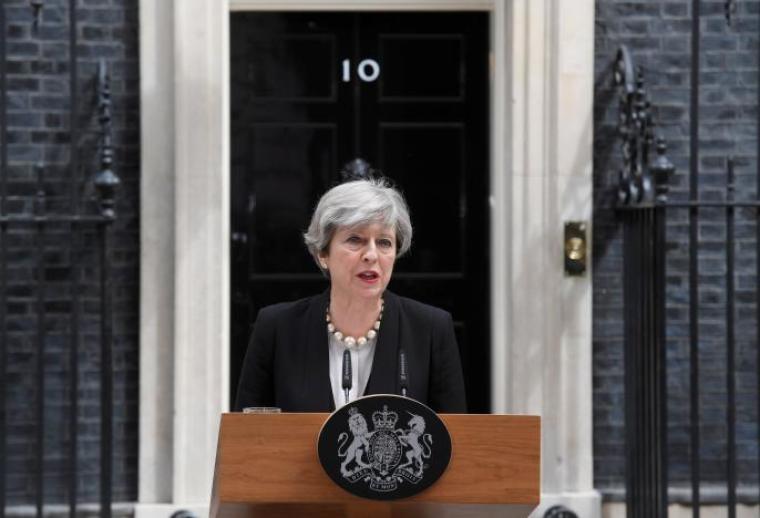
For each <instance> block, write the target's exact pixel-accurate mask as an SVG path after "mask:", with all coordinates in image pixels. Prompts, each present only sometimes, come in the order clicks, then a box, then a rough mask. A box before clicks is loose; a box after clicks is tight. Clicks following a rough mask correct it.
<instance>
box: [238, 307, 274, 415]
mask: <svg viewBox="0 0 760 518" xmlns="http://www.w3.org/2000/svg"><path fill="white" fill-rule="evenodd" d="M267 309H268V308H264V309H262V310H261V311H259V315H258V317H257V318H256V322H255V323H254V324H253V332H252V333H251V338H250V340H249V342H248V350H247V351H246V353H245V359H244V360H243V368H242V370H241V371H240V382H239V383H238V389H237V397H236V398H235V407H234V409H235V411H237V412H240V411H241V410H242V409H243V408H245V407H250V406H275V401H274V387H273V376H272V370H273V369H274V346H275V340H274V320H273V319H272V318H271V317H270V315H269V313H268V311H267Z"/></svg>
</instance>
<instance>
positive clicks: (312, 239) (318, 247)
mask: <svg viewBox="0 0 760 518" xmlns="http://www.w3.org/2000/svg"><path fill="white" fill-rule="evenodd" d="M373 223H381V224H382V225H384V226H388V227H393V229H394V230H395V232H396V251H397V252H396V257H401V256H402V255H404V254H405V253H406V252H407V251H408V250H409V247H410V246H411V244H412V222H411V219H410V218H409V208H408V207H407V205H406V201H404V197H403V196H402V195H401V193H400V192H398V191H397V190H396V189H394V188H393V187H391V186H390V184H389V183H388V181H387V180H385V179H380V178H372V179H367V180H354V181H351V182H346V183H342V184H340V185H337V186H335V187H333V188H332V189H330V190H329V191H327V192H326V193H324V194H323V195H322V198H320V200H319V203H317V208H316V209H314V214H312V216H311V223H310V224H309V229H308V230H307V231H306V233H305V234H304V235H303V239H304V242H305V243H306V247H307V248H308V249H309V253H310V254H311V255H312V257H314V260H315V261H316V263H317V266H319V267H320V269H321V265H320V264H319V255H320V254H321V253H324V252H326V251H327V249H328V247H329V246H330V241H331V240H332V238H333V235H335V231H336V230H337V229H339V228H342V227H349V228H355V227H362V226H365V225H371V224H373Z"/></svg>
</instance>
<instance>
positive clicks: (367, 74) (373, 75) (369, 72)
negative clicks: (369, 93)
mask: <svg viewBox="0 0 760 518" xmlns="http://www.w3.org/2000/svg"><path fill="white" fill-rule="evenodd" d="M342 65H343V82H344V83H349V82H350V81H351V60H350V59H344V60H343V62H342ZM356 75H357V76H359V79H361V80H362V81H364V82H365V83H371V82H372V81H375V80H376V79H377V78H378V77H379V76H380V64H379V63H378V62H377V61H375V60H374V59H363V60H361V61H360V62H359V64H358V65H356Z"/></svg>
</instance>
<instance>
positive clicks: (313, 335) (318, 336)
mask: <svg viewBox="0 0 760 518" xmlns="http://www.w3.org/2000/svg"><path fill="white" fill-rule="evenodd" d="M329 299H330V292H329V290H327V291H325V292H323V293H322V294H321V295H318V296H316V297H314V298H313V299H312V301H311V304H310V306H309V310H308V314H307V317H306V318H307V325H306V329H305V331H306V350H307V354H306V358H305V359H306V361H307V362H308V363H307V365H306V366H305V367H306V368H305V369H304V372H305V376H304V379H303V381H304V384H303V395H304V399H305V400H306V401H308V402H309V405H308V407H309V408H310V409H312V411H317V412H324V411H325V410H329V411H333V410H335V402H334V401H333V395H332V388H331V387H330V356H329V349H328V345H327V330H326V328H325V326H326V323H325V313H326V311H327V304H328V301H329Z"/></svg>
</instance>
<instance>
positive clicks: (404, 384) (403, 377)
mask: <svg viewBox="0 0 760 518" xmlns="http://www.w3.org/2000/svg"><path fill="white" fill-rule="evenodd" d="M398 381H399V385H400V386H401V395H402V396H404V397H406V391H407V389H408V388H409V365H408V364H407V362H406V350H404V348H403V347H401V348H400V349H399V350H398Z"/></svg>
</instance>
